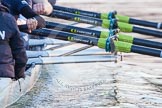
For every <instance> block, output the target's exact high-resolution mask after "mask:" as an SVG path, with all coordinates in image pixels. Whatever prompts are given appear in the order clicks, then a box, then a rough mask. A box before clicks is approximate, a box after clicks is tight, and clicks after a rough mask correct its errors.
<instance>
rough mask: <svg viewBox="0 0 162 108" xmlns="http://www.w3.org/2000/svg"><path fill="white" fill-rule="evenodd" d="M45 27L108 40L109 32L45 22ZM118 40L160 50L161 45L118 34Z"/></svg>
mask: <svg viewBox="0 0 162 108" xmlns="http://www.w3.org/2000/svg"><path fill="white" fill-rule="evenodd" d="M46 27H47V28H52V29H55V30H61V31H65V32H70V33H75V34H82V35H86V36H91V37H97V38H108V36H109V32H107V31H97V30H92V29H87V28H81V27H75V26H70V25H64V24H60V23H54V22H46ZM118 38H119V41H124V42H129V43H133V44H136V45H141V46H147V47H152V48H159V49H162V43H160V42H155V41H149V40H144V39H139V38H133V37H132V36H129V35H124V34H119V36H118Z"/></svg>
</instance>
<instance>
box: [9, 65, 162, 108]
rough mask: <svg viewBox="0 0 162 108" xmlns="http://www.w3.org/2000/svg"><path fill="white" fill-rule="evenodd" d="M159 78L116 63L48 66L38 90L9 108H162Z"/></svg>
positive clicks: (36, 88) (45, 68) (143, 70)
mask: <svg viewBox="0 0 162 108" xmlns="http://www.w3.org/2000/svg"><path fill="white" fill-rule="evenodd" d="M157 77H158V76H156V75H151V72H150V71H149V70H147V69H143V68H141V67H139V66H138V67H136V66H131V65H121V64H120V63H119V64H116V63H90V64H89V63H84V64H75V65H74V64H64V65H62V64H61V65H49V66H45V67H44V69H43V72H42V74H41V77H40V79H39V80H38V82H37V84H36V85H35V87H34V88H33V89H32V90H31V91H30V92H29V93H27V94H26V95H25V96H23V97H22V98H21V99H20V100H19V101H18V102H17V103H15V104H13V105H12V106H10V107H9V108H17V107H19V108H32V107H33V108H80V107H83V108H84V107H85V108H87V107H92V108H94V107H102V108H103V107H105V108H107V107H113V106H119V107H122V108H127V107H128V108H130V107H131V108H133V107H134V108H138V107H142V108H155V107H159V108H160V107H162V91H161V87H160V86H156V85H154V84H151V83H150V82H148V79H149V78H154V79H156V78H157Z"/></svg>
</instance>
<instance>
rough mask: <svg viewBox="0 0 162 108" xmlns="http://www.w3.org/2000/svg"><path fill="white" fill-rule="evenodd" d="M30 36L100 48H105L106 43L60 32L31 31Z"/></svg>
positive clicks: (46, 30) (97, 39)
mask: <svg viewBox="0 0 162 108" xmlns="http://www.w3.org/2000/svg"><path fill="white" fill-rule="evenodd" d="M31 34H33V35H39V36H43V37H49V38H54V39H60V40H66V41H72V42H77V43H83V44H88V45H93V46H98V47H100V48H105V42H106V39H99V38H94V37H88V36H82V35H76V34H72V33H66V32H62V31H54V30H48V29H37V30H34V31H32V33H31ZM101 41H102V42H101ZM102 44H103V45H102Z"/></svg>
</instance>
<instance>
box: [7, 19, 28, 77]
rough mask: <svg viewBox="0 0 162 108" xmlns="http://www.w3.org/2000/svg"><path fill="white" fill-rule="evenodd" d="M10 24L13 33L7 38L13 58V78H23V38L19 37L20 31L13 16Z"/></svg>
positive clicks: (24, 60) (24, 65)
mask: <svg viewBox="0 0 162 108" xmlns="http://www.w3.org/2000/svg"><path fill="white" fill-rule="evenodd" d="M10 25H12V28H13V29H12V30H13V34H12V36H11V38H10V40H9V44H10V46H11V50H12V55H13V59H14V60H15V78H16V79H19V78H24V77H25V74H24V72H25V68H26V63H27V55H26V50H25V48H24V45H23V40H21V38H20V32H19V29H18V27H17V25H16V21H15V19H14V18H13V19H11V24H10Z"/></svg>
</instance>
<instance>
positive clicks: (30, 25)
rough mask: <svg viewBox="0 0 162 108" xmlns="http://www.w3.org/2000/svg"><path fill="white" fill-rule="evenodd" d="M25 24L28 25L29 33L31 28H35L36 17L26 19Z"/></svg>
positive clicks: (36, 23)
mask: <svg viewBox="0 0 162 108" xmlns="http://www.w3.org/2000/svg"><path fill="white" fill-rule="evenodd" d="M26 24H27V26H28V31H29V33H31V31H32V30H35V29H36V28H37V25H38V21H37V20H36V19H33V18H30V19H27V20H26Z"/></svg>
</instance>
